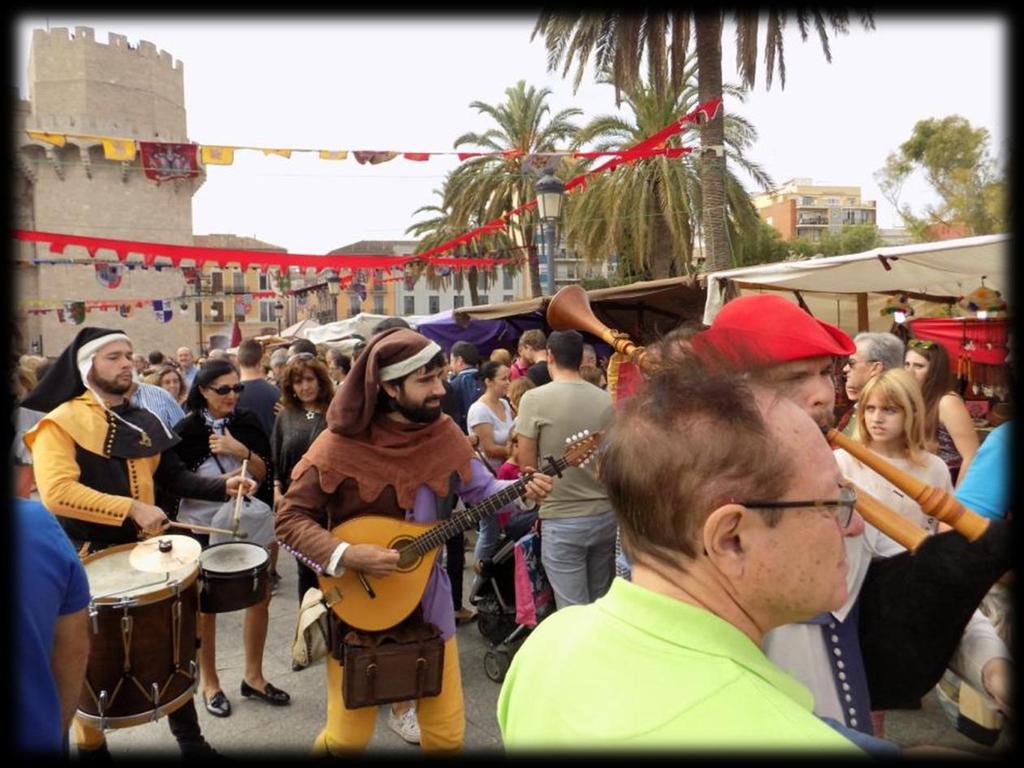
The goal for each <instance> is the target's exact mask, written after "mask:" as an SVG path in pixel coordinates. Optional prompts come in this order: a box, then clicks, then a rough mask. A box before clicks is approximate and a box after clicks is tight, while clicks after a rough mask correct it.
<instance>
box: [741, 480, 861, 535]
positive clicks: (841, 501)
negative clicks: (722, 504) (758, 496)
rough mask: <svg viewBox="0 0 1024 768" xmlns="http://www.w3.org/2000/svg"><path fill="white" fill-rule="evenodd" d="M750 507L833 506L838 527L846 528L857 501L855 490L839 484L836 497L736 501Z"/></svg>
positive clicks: (793, 507)
mask: <svg viewBox="0 0 1024 768" xmlns="http://www.w3.org/2000/svg"><path fill="white" fill-rule="evenodd" d="M733 503H734V504H740V505H742V506H744V507H749V508H750V509H798V508H800V507H815V508H821V507H835V508H836V520H837V521H838V522H839V527H840V528H846V527H847V526H849V525H850V521H851V520H852V519H853V506H854V504H856V503H857V492H856V491H855V490H853V488H851V487H850V486H848V485H844V486H840V488H839V498H838V499H813V500H811V501H762V500H756V501H736V502H733Z"/></svg>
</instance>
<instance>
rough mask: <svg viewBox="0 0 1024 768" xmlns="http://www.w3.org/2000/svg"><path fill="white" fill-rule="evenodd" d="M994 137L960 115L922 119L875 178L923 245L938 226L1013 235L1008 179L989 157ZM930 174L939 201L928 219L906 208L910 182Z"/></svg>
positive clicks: (927, 214)
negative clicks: (918, 175)
mask: <svg viewBox="0 0 1024 768" xmlns="http://www.w3.org/2000/svg"><path fill="white" fill-rule="evenodd" d="M988 145H989V133H988V131H987V130H985V129H984V128H974V127H972V126H971V124H970V123H969V122H968V121H967V120H966V119H964V118H963V117H961V116H960V115H950V116H949V117H944V118H942V119H936V118H929V119H927V120H920V121H918V123H917V124H916V125H915V126H914V130H913V132H912V133H911V136H910V138H909V139H908V140H907V141H905V142H903V144H901V145H900V147H899V149H898V150H897V151H896V152H892V153H890V154H889V156H888V157H887V158H886V161H885V167H883V168H882V169H881V170H879V171H878V172H877V173H876V174H875V179H876V180H877V181H878V184H879V187H881V189H882V194H883V195H884V196H885V199H886V200H888V201H889V202H890V203H892V204H893V206H894V207H895V208H896V210H897V211H898V212H899V214H900V218H902V219H903V223H904V225H905V226H906V227H907V229H908V230H910V232H911V233H912V234H913V236H914V239H915V240H917V241H924V240H929V239H934V236H933V235H932V234H931V232H932V231H933V229H934V225H936V224H943V225H946V226H954V225H961V226H966V227H967V228H968V230H969V231H970V233H971V234H973V235H987V234H991V233H993V232H1005V231H1006V230H1007V203H1006V180H1005V177H1004V176H1003V174H1002V173H1001V172H1000V170H999V169H998V168H997V165H996V162H995V160H994V159H993V158H992V157H991V155H990V153H989V148H988ZM918 172H921V173H923V174H924V177H925V179H926V180H927V181H928V184H929V185H930V186H931V188H932V189H933V190H934V191H935V193H936V194H937V195H938V197H939V200H940V202H939V204H938V205H934V206H932V205H929V206H925V209H924V211H923V213H922V214H920V215H918V214H916V213H914V211H913V210H912V208H911V206H910V205H907V204H903V205H901V204H900V194H901V192H902V189H903V185H904V183H906V181H907V179H908V178H910V176H912V175H913V174H915V173H918Z"/></svg>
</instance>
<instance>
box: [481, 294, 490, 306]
mask: <svg viewBox="0 0 1024 768" xmlns="http://www.w3.org/2000/svg"><path fill="white" fill-rule="evenodd" d="M480 303H481V304H490V303H491V300H490V298H488V296H487V294H486V293H481V294H480Z"/></svg>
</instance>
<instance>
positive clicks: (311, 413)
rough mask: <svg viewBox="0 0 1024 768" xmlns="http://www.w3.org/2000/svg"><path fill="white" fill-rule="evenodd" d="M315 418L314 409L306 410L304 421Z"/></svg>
mask: <svg viewBox="0 0 1024 768" xmlns="http://www.w3.org/2000/svg"><path fill="white" fill-rule="evenodd" d="M315 418H316V411H306V421H312V420H313V419H315Z"/></svg>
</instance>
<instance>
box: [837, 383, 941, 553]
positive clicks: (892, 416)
mask: <svg viewBox="0 0 1024 768" xmlns="http://www.w3.org/2000/svg"><path fill="white" fill-rule="evenodd" d="M857 402H858V406H857V426H856V433H855V435H854V439H855V440H857V442H860V443H863V444H864V445H865V446H866V447H867V448H868V449H869V450H870V451H872V452H873V453H876V454H878V455H879V456H881V457H882V458H883V459H885V460H886V461H887V462H888V463H890V464H892V465H893V466H895V467H897V468H899V469H901V470H903V471H904V472H906V473H907V474H909V475H913V476H914V477H916V478H917V479H919V480H922V481H923V482H925V483H927V484H928V485H931V486H934V487H936V488H941V489H943V490H945V491H947V492H949V493H950V494H952V492H953V483H952V481H951V479H950V476H949V469H948V468H947V467H946V464H945V462H944V461H943V460H942V459H940V458H939V457H938V456H936V455H935V454H934V453H929V451H928V444H927V439H926V434H925V406H924V398H923V397H922V396H921V388H920V387H919V386H918V384H917V381H915V379H914V377H913V376H911V375H910V374H909V373H907V372H906V371H903V370H900V369H898V368H893V369H890V370H888V371H885V372H884V373H881V374H879V375H877V376H874V377H872V378H871V379H869V380H868V383H867V384H866V385H865V386H864V389H863V390H861V393H860V397H859V398H858V400H857ZM835 457H836V461H837V462H838V463H839V468H840V469H841V470H842V472H843V474H844V475H845V476H846V478H847V479H849V480H851V481H852V482H854V483H856V484H857V485H858V486H859V487H861V488H863V489H864V490H865V491H867V492H868V493H870V494H871V495H872V496H874V497H875V498H876V499H878V500H879V501H881V502H882V503H883V504H884V505H885V506H887V507H889V508H890V509H892V510H893V511H895V512H897V513H899V514H900V515H902V516H903V517H905V518H907V519H908V520H910V521H911V522H912V523H914V524H915V525H917V526H919V527H920V528H922V529H924V530H926V531H928V532H929V533H934V532H935V531H936V530H937V523H938V521H937V520H936V519H935V518H934V517H930V516H928V515H926V514H925V513H924V512H922V511H921V507H920V506H918V504H917V503H916V502H915V501H913V500H912V499H911V498H909V497H908V496H907V495H906V494H904V493H903V492H902V491H900V490H899V489H898V488H896V486H894V485H892V484H891V483H890V482H889V481H888V480H886V479H884V478H883V477H882V476H881V475H879V474H878V473H877V472H875V471H874V470H872V469H869V468H868V467H867V466H865V465H864V464H862V463H861V462H860V461H858V460H857V459H855V458H854V457H853V456H851V455H850V454H849V453H847V452H846V451H844V450H838V451H836V452H835ZM864 537H865V540H866V542H867V543H868V544H869V545H870V546H871V549H872V550H873V551H874V553H875V554H876V555H877V556H882V557H889V556H891V555H896V554H899V553H900V552H902V551H903V547H902V546H901V545H899V544H897V543H896V542H895V541H893V540H892V539H890V538H889V537H888V536H885V535H884V534H882V533H881V532H879V531H878V530H877V529H876V528H874V527H873V526H870V525H869V526H866V527H865V530H864Z"/></svg>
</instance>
